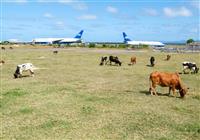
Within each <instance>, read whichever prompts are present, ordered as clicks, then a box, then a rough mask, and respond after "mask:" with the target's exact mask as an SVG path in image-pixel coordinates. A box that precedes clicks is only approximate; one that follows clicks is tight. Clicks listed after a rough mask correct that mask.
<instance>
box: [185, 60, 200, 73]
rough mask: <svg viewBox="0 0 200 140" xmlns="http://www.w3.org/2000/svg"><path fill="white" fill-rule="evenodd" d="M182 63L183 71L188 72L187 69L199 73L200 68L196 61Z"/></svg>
mask: <svg viewBox="0 0 200 140" xmlns="http://www.w3.org/2000/svg"><path fill="white" fill-rule="evenodd" d="M182 65H183V73H187V72H186V70H190V71H192V72H193V73H198V71H199V68H198V67H197V65H196V63H194V62H183V63H182Z"/></svg>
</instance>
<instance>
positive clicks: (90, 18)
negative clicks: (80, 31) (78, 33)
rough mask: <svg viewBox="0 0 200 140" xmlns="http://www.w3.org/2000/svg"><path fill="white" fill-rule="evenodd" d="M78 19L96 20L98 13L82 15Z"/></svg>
mask: <svg viewBox="0 0 200 140" xmlns="http://www.w3.org/2000/svg"><path fill="white" fill-rule="evenodd" d="M78 19H83V20H95V19H97V16H96V15H82V16H80V17H78Z"/></svg>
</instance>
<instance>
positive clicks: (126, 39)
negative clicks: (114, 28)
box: [123, 32, 131, 43]
mask: <svg viewBox="0 0 200 140" xmlns="http://www.w3.org/2000/svg"><path fill="white" fill-rule="evenodd" d="M123 37H124V43H127V42H128V41H131V40H130V39H129V38H128V37H127V35H126V33H125V32H123Z"/></svg>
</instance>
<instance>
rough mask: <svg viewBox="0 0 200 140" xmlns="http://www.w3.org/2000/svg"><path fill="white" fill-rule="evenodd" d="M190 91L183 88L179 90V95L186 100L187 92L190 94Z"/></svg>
mask: <svg viewBox="0 0 200 140" xmlns="http://www.w3.org/2000/svg"><path fill="white" fill-rule="evenodd" d="M188 89H189V88H186V87H184V88H182V89H180V90H179V93H180V96H181V98H184V97H185V95H186V94H187V92H188Z"/></svg>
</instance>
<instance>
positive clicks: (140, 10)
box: [0, 0, 200, 42]
mask: <svg viewBox="0 0 200 140" xmlns="http://www.w3.org/2000/svg"><path fill="white" fill-rule="evenodd" d="M0 18H1V24H0V27H1V40H13V41H14V40H18V41H31V40H32V39H34V38H43V37H44V38H45V37H74V36H75V35H76V34H77V33H78V32H79V31H80V30H82V29H83V30H84V33H83V36H82V38H83V40H84V41H85V42H93V41H98V42H101V41H102V42H123V36H122V32H126V33H127V35H128V37H129V38H130V39H132V40H146V41H165V42H166V41H184V40H187V39H189V38H193V39H194V40H200V19H199V18H200V1H199V0H1V15H0Z"/></svg>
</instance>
